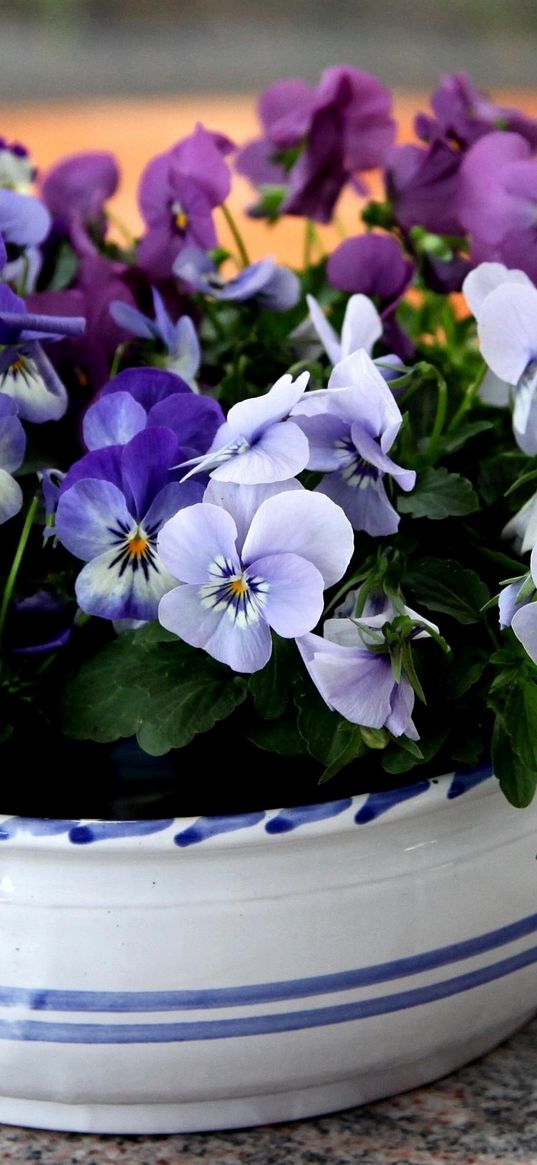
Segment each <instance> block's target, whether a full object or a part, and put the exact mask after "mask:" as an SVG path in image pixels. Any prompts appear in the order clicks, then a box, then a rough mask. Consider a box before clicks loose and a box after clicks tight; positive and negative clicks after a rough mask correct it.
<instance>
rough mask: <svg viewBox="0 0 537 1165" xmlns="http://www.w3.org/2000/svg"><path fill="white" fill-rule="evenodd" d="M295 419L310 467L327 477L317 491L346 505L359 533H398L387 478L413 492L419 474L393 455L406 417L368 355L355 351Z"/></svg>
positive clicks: (312, 394)
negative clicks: (390, 454)
mask: <svg viewBox="0 0 537 1165" xmlns="http://www.w3.org/2000/svg"><path fill="white" fill-rule="evenodd" d="M292 417H293V420H295V421H296V422H297V423H298V424H299V425H300V426H301V428H302V429H303V431H304V433H305V434H306V436H307V438H308V442H309V447H310V457H309V461H308V465H307V468H308V469H312V470H321V471H323V472H325V474H326V476H325V477H323V479H322V481H321V483H320V485H318V486H317V490H319V491H321V492H322V493H325V494H327V495H328V496H329V497H331V498H332V499H333V501H335V502H337V503H338V505H340V506H341V508H342V509H343V510H344V511H345V513H346V515H347V517H348V518H349V520H350V522H351V523H352V525H353V527H354V529H355V530H365V531H366V532H367V533H368V534H372V535H374V536H383V535H386V534H394V533H395V531H396V530H397V528H398V526H399V515H398V514H397V513H396V511H395V509H394V507H393V506H392V504H391V502H390V501H389V499H388V495H387V493H386V489H385V486H384V477H385V476H386V475H388V476H389V477H393V479H394V480H395V481H396V482H397V484H398V485H399V486H400V488H401V489H404V490H411V489H413V487H414V484H415V481H416V474H415V473H414V471H413V470H410V469H403V468H402V467H401V466H400V465H396V463H395V462H394V461H392V460H391V458H390V457H388V451H389V450H390V449H391V447H392V445H393V442H394V441H395V438H396V436H397V434H398V432H399V429H400V427H401V424H402V420H403V418H402V416H401V412H400V410H399V408H398V406H397V404H396V402H395V400H394V397H393V394H392V393H391V392H390V389H389V388H388V386H387V384H386V383H385V381H384V379H383V377H382V376H381V374H380V372H379V370H378V368H376V367H375V364H374V363H373V361H372V360H371V359H370V358H369V356H368V355H367V353H366V352H365V351H360V352H355V353H353V354H352V355H351V356H348V357H347V358H346V359H345V360H343V361H341V363H340V364H337V365H336V367H335V368H334V370H333V372H332V375H331V377H330V380H329V382H328V388H327V389H321V390H320V391H318V392H310V393H307V394H306V396H305V397H304V398H303V399H302V400H301V401H300V403H299V404H298V405H297V406H296V407H295V408H294V409H293V413H292Z"/></svg>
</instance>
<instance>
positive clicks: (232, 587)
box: [228, 575, 249, 598]
mask: <svg viewBox="0 0 537 1165" xmlns="http://www.w3.org/2000/svg"><path fill="white" fill-rule="evenodd" d="M228 587H229V592H230V594H232V595H237V596H238V597H239V598H242V596H243V595H246V594H247V593H248V589H249V588H248V583H247V582H246V579H245V578H244V576H243V575H241V577H240V578H232V579H230V580H229V583H228Z"/></svg>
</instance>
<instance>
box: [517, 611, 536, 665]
mask: <svg viewBox="0 0 537 1165" xmlns="http://www.w3.org/2000/svg"><path fill="white" fill-rule="evenodd" d="M511 627H512V629H513V631H514V633H515V635H516V637H517V639H518V640H519V641H520V643H521V644H522V646H523V648H524V649H525V651H527V653H528V655H529V657H530V659H532V660H533V662H534V663H537V603H526V604H525V605H524V606H523V607H521V608H520V610H519V611H515V614H514V615H513V618H512V621H511Z"/></svg>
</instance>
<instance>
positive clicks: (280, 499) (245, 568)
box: [158, 482, 353, 673]
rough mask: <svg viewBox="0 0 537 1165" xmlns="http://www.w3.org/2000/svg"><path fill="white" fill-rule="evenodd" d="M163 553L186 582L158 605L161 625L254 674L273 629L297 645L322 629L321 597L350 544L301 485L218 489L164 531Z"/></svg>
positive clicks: (347, 532) (342, 527) (331, 514)
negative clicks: (319, 624)
mask: <svg viewBox="0 0 537 1165" xmlns="http://www.w3.org/2000/svg"><path fill="white" fill-rule="evenodd" d="M158 547H159V553H160V555H161V557H162V559H163V560H164V563H165V564H166V566H167V568H168V569H169V570H170V571H171V573H172V574H174V575H175V577H176V579H179V580H180V583H181V585H180V586H178V587H175V589H174V590H172V591H170V592H169V593H168V594H166V595H165V596H164V598H163V599H162V600H161V602H160V605H159V620H160V622H161V623H162V625H163V626H164V627H166V628H167V629H168V630H170V631H173V632H174V633H175V634H176V635H178V636H179V637H180V638H181V639H184V640H185V642H186V643H190V644H191V645H192V646H193V647H202V648H204V650H205V651H207V652H208V653H209V655H212V656H213V658H214V659H218V660H220V662H222V663H226V664H228V665H229V666H230V667H232V668H233V669H234V670H235V671H238V672H247V673H251V672H256V671H259V670H260V669H261V668H262V667H264V666H265V664H266V663H267V661H268V659H269V658H270V655H271V650H272V643H271V634H270V629H271V628H272V629H273V630H274V631H276V633H277V634H278V635H281V636H282V637H283V638H286V639H292V638H294V637H296V636H300V635H303V634H304V633H305V632H306V631H309V630H310V629H311V628H312V627H314V626H315V624H316V623H317V622H318V620H319V618H320V615H321V612H322V609H323V589H324V588H325V587H326V586H330V585H331V584H332V583H334V582H337V580H338V579H339V578H341V576H342V574H343V573H344V571H345V569H346V567H347V566H348V563H349V561H350V558H351V555H352V551H353V535H352V530H351V527H350V525H349V523H348V522H347V519H346V518H345V516H344V514H343V513H342V512H341V510H340V509H339V508H338V507H337V506H335V505H334V504H333V503H332V502H330V501H329V499H328V498H322V497H320V496H319V495H315V494H312V493H310V492H309V491H307V490H303V489H301V488H300V486H298V483H296V484H295V488H293V489H290V488H288V483H287V484H286V485H282V486H280V487H278V486H274V485H272V486H259V487H244V486H240V487H239V486H233V485H231V486H230V485H222V484H221V483H214V482H211V483H210V484H209V486H208V489H207V491H206V493H205V496H204V500H203V503H202V504H201V505H195V506H191V507H190V508H189V509H187V510H183V511H182V512H181V513H180V514H176V515H175V517H173V518H171V519H170V521H169V522H168V523H167V524H166V525H165V527H164V528H163V530H162V531H161V534H160V537H159V542H158Z"/></svg>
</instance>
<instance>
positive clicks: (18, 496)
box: [0, 468, 23, 525]
mask: <svg viewBox="0 0 537 1165" xmlns="http://www.w3.org/2000/svg"><path fill="white" fill-rule="evenodd" d="M22 500H23V499H22V490H21V487H20V485H19V483H18V481H15V479H14V478H13V477H12V476H11V474H10V473H8V472H7V471H6V470H5V469H1V468H0V525H1V524H2V523H3V522H7V521H8V519H9V518H13V516H14V515H15V514H18V512H19V510H20V509H21V506H22Z"/></svg>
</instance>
